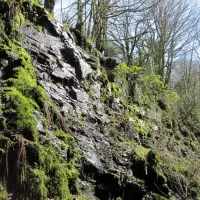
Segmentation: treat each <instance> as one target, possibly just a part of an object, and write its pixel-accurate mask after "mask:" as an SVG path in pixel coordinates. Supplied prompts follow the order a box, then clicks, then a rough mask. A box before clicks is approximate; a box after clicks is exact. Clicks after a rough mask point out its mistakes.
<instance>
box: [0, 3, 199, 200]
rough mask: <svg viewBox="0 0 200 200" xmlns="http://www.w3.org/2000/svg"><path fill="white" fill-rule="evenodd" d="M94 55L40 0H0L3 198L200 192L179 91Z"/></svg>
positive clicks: (191, 195)
mask: <svg viewBox="0 0 200 200" xmlns="http://www.w3.org/2000/svg"><path fill="white" fill-rule="evenodd" d="M77 43H82V44H84V45H85V47H88V46H89V48H88V52H87V51H86V50H84V49H82V48H81V47H79V46H78V44H77ZM89 50H90V51H89ZM95 54H96V55H97V54H98V52H97V51H96V50H95V49H92V48H91V46H90V45H89V44H86V43H85V40H84V38H83V37H81V36H80V35H78V32H77V31H74V33H72V32H70V31H69V27H68V26H63V25H62V24H59V23H57V22H55V21H54V20H51V19H50V18H49V17H48V13H47V12H46V11H45V10H44V9H43V8H42V7H41V6H39V5H38V4H37V3H34V2H31V3H30V2H29V1H23V2H19V1H8V2H4V1H0V84H1V112H0V113H1V116H0V131H1V132H0V169H1V170H0V199H13V200H17V199H19V200H21V199H33V200H36V199H38V200H39V199H41V200H42V199H45V200H46V199H59V200H64V199H78V200H81V199H88V200H92V199H93V200H95V199H99V200H111V199H112V200H120V199H123V200H132V199H134V200H142V199H145V200H153V199H163V200H164V199H194V200H195V199H198V198H200V192H199V183H200V182H199V181H200V180H199V178H200V176H199V166H200V165H199V164H200V163H199V147H198V146H199V141H198V139H197V138H196V136H197V135H198V132H197V131H196V132H195V131H194V130H193V131H192V130H190V129H189V128H187V127H185V126H184V125H183V124H182V123H180V122H179V120H178V119H177V118H176V116H175V115H174V112H173V109H172V106H171V104H173V102H174V101H176V100H177V97H176V95H175V94H174V93H171V92H169V91H168V89H167V88H165V87H164V85H163V83H162V82H161V81H160V80H159V78H158V77H157V76H156V75H153V74H151V73H146V72H145V71H144V70H143V69H142V68H140V67H131V68H129V67H127V66H125V65H124V64H118V65H117V63H116V62H115V61H113V60H111V59H105V58H102V57H101V58H99V57H97V56H95Z"/></svg>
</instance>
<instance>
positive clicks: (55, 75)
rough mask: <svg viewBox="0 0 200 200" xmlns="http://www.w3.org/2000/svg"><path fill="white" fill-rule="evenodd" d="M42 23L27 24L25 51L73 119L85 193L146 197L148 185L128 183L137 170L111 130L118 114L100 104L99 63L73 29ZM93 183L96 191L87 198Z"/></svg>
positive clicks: (42, 81) (105, 197)
mask: <svg viewBox="0 0 200 200" xmlns="http://www.w3.org/2000/svg"><path fill="white" fill-rule="evenodd" d="M47 24H48V25H47ZM38 25H40V26H43V25H45V26H43V30H40V29H38V28H37V27H34V26H30V25H24V26H23V28H22V29H21V32H22V34H23V37H24V39H23V47H24V48H25V49H26V50H27V52H29V55H30V56H31V58H32V62H33V66H34V67H35V69H36V73H37V79H38V82H39V84H40V85H41V86H42V87H43V88H44V89H45V90H46V91H47V94H48V96H49V97H50V98H51V99H52V100H53V101H54V102H55V103H56V105H58V106H59V108H60V110H61V112H62V113H64V114H65V115H67V116H68V117H67V119H66V124H67V126H68V127H69V128H70V129H71V130H72V134H73V136H74V137H75V140H76V145H77V148H78V150H79V151H80V153H81V154H82V155H83V156H84V159H83V161H82V162H81V165H80V170H81V183H82V184H83V187H81V189H82V190H83V193H85V195H86V196H87V195H90V196H88V198H89V199H95V198H94V197H92V196H96V197H97V198H99V199H100V200H110V199H115V198H117V197H120V196H121V197H122V196H123V199H124V200H131V199H133V198H134V199H136V200H137V199H138V200H139V199H142V197H143V196H144V195H145V194H146V193H147V190H146V188H145V186H144V185H143V184H140V183H137V181H136V178H135V177H134V176H133V175H132V176H130V177H129V180H126V179H127V177H126V174H127V172H128V171H129V172H130V173H131V174H133V171H135V170H136V169H135V168H134V166H133V162H132V161H131V159H130V157H131V155H128V154H126V153H125V154H124V155H121V153H118V150H117V148H118V145H117V144H116V142H115V141H114V140H113V139H112V137H110V135H109V133H108V131H107V126H109V123H110V119H109V115H115V112H116V111H114V110H113V111H112V110H110V112H111V113H110V114H109V115H107V114H106V112H107V109H108V108H107V106H105V105H104V104H103V103H102V102H101V101H100V92H101V91H100V89H101V84H102V83H101V82H100V81H98V80H99V76H100V74H101V72H100V68H99V67H98V68H97V67H96V66H97V61H95V60H94V59H92V58H91V56H90V55H89V54H88V53H87V52H85V51H84V50H83V49H81V48H80V47H78V46H77V45H76V44H75V42H74V40H73V36H72V35H71V33H70V32H69V31H68V29H67V30H65V31H63V27H62V25H61V24H59V23H56V22H53V21H50V20H49V19H48V18H46V17H45V16H44V17H43V18H42V20H40V21H39V24H38ZM91 60H92V62H91ZM87 61H88V62H89V63H90V65H89V64H87ZM1 62H2V63H6V61H4V60H1ZM88 77H92V83H93V84H92V85H91V86H92V89H91V90H93V92H94V94H93V95H92V96H91V94H90V93H88V91H87V89H86V88H85V86H84V81H88V82H89V79H88ZM114 104H115V105H116V106H117V103H116V102H114ZM118 104H119V107H120V102H118ZM117 112H119V109H117ZM129 154H130V153H129ZM142 167H144V166H143V165H142ZM136 168H137V167H136ZM112 170H113V171H112ZM137 170H139V171H140V169H137ZM142 170H143V169H141V171H142ZM141 173H143V172H141ZM91 183H92V187H94V189H93V191H92V193H91V194H86V193H87V191H88V190H89V189H88V188H89V185H90V187H91Z"/></svg>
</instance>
